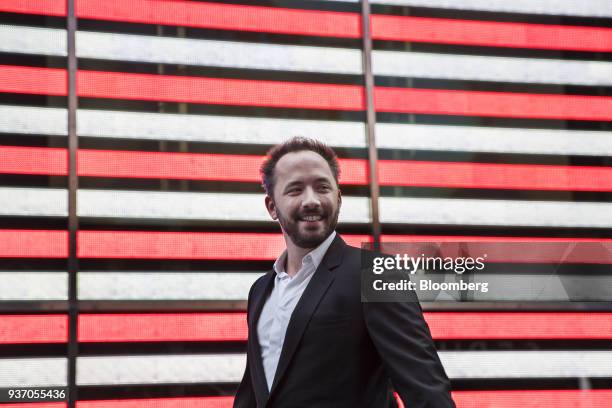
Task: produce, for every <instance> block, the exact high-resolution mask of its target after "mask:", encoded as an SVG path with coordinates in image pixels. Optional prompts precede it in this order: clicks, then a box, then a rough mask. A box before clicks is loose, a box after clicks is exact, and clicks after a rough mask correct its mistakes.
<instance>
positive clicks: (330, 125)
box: [0, 105, 366, 147]
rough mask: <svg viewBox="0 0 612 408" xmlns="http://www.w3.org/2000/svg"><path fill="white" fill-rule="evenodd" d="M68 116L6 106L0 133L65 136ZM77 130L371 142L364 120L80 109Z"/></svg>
mask: <svg viewBox="0 0 612 408" xmlns="http://www.w3.org/2000/svg"><path fill="white" fill-rule="evenodd" d="M32 118H36V120H32ZM66 118H67V111H66V109H61V108H36V107H26V106H10V105H4V106H3V105H0V132H4V133H20V134H42V135H60V136H65V135H66V134H67V132H68V130H67V129H68V127H67V119H66ZM77 132H78V134H79V136H88V137H106V138H122V139H153V140H181V141H193V142H212V143H249V144H269V145H274V144H277V143H281V142H283V141H285V140H287V139H289V138H291V137H292V136H296V135H299V136H306V137H315V138H317V139H319V140H321V141H323V142H325V143H327V144H329V145H330V146H335V147H365V146H366V143H365V124H364V123H361V122H341V121H325V120H321V121H319V120H308V119H269V118H245V117H234V116H213V115H181V114H169V113H144V112H121V111H103V110H87V109H80V110H79V111H78V113H77Z"/></svg>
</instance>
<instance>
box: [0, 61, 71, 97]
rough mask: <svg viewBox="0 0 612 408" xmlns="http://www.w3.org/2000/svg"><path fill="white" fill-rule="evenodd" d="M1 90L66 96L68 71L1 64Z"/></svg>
mask: <svg viewBox="0 0 612 408" xmlns="http://www.w3.org/2000/svg"><path fill="white" fill-rule="evenodd" d="M0 92H10V93H25V94H34V95H56V96H65V95H66V94H67V93H68V79H67V71H66V70H65V69H59V68H37V67H19V66H13V65H0Z"/></svg>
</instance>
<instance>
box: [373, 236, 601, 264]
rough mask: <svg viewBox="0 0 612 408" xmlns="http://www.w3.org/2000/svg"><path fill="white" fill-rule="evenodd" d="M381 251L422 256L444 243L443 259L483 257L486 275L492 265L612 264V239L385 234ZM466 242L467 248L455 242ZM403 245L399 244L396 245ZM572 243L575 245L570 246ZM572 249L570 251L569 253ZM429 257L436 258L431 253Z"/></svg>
mask: <svg viewBox="0 0 612 408" xmlns="http://www.w3.org/2000/svg"><path fill="white" fill-rule="evenodd" d="M381 242H382V243H383V245H382V247H381V251H382V252H384V253H388V254H409V255H411V256H415V254H416V256H419V255H420V254H422V253H423V252H428V251H427V250H423V245H422V243H442V245H441V246H440V247H439V250H440V255H439V256H441V257H447V256H450V257H456V256H463V257H465V256H471V257H473V258H476V257H483V256H484V254H486V258H485V260H484V264H485V270H484V271H485V272H486V265H487V264H489V263H500V262H506V263H517V264H527V263H552V264H562V263H565V264H569V263H574V264H581V263H585V264H612V239H607V238H537V237H475V236H426V235H382V236H381ZM460 242H466V243H468V244H467V245H464V246H463V247H460V246H457V245H454V244H453V243H460ZM396 244H399V245H396ZM568 244H572V245H568ZM568 249H569V251H568ZM425 256H432V254H431V253H429V252H428V253H427V254H426V255H425Z"/></svg>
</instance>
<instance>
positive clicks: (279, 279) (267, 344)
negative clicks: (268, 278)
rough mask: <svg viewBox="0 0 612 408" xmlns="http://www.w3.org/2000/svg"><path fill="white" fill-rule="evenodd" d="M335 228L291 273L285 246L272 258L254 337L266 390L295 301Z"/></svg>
mask: <svg viewBox="0 0 612 408" xmlns="http://www.w3.org/2000/svg"><path fill="white" fill-rule="evenodd" d="M335 236H336V231H333V232H332V233H331V234H330V235H329V237H327V238H326V239H325V241H323V242H322V243H321V244H320V245H319V246H318V247H316V248H315V249H313V250H312V251H310V252H309V253H307V254H306V255H305V256H304V258H302V266H301V268H300V270H299V271H298V272H297V273H296V274H295V276H294V277H291V276H289V275H288V274H287V273H286V272H285V263H286V260H287V250H285V251H284V252H283V253H282V254H281V255H280V256H279V257H278V259H277V260H276V262H274V271H275V272H276V277H275V278H274V288H273V289H272V292H271V293H270V297H268V299H267V300H266V303H265V304H264V307H263V309H262V311H261V315H260V317H259V321H258V322H257V337H258V338H259V344H260V346H261V360H262V362H263V367H264V372H265V374H266V382H267V383H268V391H269V390H270V389H271V388H272V382H273V381H274V374H275V373H276V367H277V366H278V360H279V359H280V355H281V350H282V349H283V343H284V342H285V333H286V331H287V326H288V325H289V319H290V318H291V314H292V313H293V309H295V305H296V304H297V302H298V301H299V300H300V298H301V297H302V293H304V289H306V286H308V282H310V279H311V278H312V276H313V275H314V273H315V271H316V270H317V268H318V267H319V264H320V263H321V261H322V260H323V256H324V255H325V253H326V252H327V250H328V248H329V246H330V245H331V243H332V241H333V240H334V237H335Z"/></svg>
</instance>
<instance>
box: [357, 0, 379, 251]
mask: <svg viewBox="0 0 612 408" xmlns="http://www.w3.org/2000/svg"><path fill="white" fill-rule="evenodd" d="M361 18H362V23H361V26H362V40H363V50H362V51H363V52H362V55H363V75H364V78H365V102H366V138H367V142H368V164H369V173H370V203H371V204H370V212H371V215H372V235H373V237H374V248H375V249H378V247H379V245H380V234H381V226H380V218H379V212H378V197H379V195H380V189H379V186H378V171H377V162H378V151H377V150H376V132H375V131H376V109H375V107H374V75H373V74H372V34H371V30H370V2H369V1H368V0H361Z"/></svg>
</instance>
